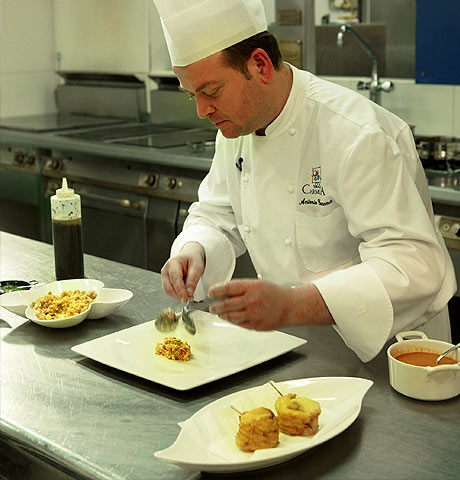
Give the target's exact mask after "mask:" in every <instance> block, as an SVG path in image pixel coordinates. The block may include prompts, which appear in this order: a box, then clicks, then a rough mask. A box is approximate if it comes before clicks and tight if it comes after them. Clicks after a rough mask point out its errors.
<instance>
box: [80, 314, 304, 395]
mask: <svg viewBox="0 0 460 480" xmlns="http://www.w3.org/2000/svg"><path fill="white" fill-rule="evenodd" d="M191 315H192V316H193V320H194V321H195V325H196V330H197V333H196V335H190V334H189V333H188V332H187V331H186V330H185V328H184V327H183V325H182V322H180V323H179V326H178V328H177V329H176V330H175V331H173V332H169V333H167V334H165V333H160V332H159V331H158V330H157V329H156V328H155V322H154V321H151V322H146V323H141V324H140V325H136V326H134V327H129V328H125V329H124V330H120V331H118V332H114V333H111V334H109V335H105V336H103V337H100V338H96V339H94V340H90V341H88V342H85V343H82V344H80V345H75V346H74V347H72V350H73V351H74V352H77V353H79V354H81V355H84V356H86V357H88V358H91V359H93V360H96V361H98V362H101V363H103V364H105V365H109V366H110V367H113V368H118V369H119V370H122V371H124V372H128V373H131V374H133V375H137V376H138V377H142V378H145V379H147V380H152V381H153V382H157V383H160V384H162V385H165V386H167V387H171V388H174V389H176V390H189V389H191V388H194V387H198V386H199V385H204V384H206V383H209V382H213V381H214V380H218V379H219V378H223V377H226V376H228V375H232V374H233V373H236V372H240V371H242V370H245V369H246V368H249V367H252V366H254V365H258V364H260V363H263V362H266V361H267V360H271V359H272V358H275V357H278V356H279V355H282V354H283V353H286V352H289V351H290V350H293V349H294V348H297V347H300V346H301V345H304V344H305V343H306V342H307V341H306V340H304V339H303V338H298V337H295V336H293V335H288V334H287V333H283V332H277V331H273V332H257V331H255V330H248V329H246V328H242V327H238V326H237V325H233V324H231V323H229V322H226V321H225V320H221V319H220V318H219V317H218V316H217V315H213V314H211V313H208V312H202V311H200V310H194V311H193V312H192V313H191ZM173 336H174V337H178V338H180V339H181V340H184V341H186V342H188V344H189V345H190V348H191V351H192V354H191V357H190V361H188V362H179V361H174V360H168V359H167V358H165V357H161V356H159V355H155V346H156V344H157V342H162V341H163V339H164V338H165V337H173Z"/></svg>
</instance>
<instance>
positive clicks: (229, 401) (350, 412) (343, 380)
mask: <svg viewBox="0 0 460 480" xmlns="http://www.w3.org/2000/svg"><path fill="white" fill-rule="evenodd" d="M276 386H277V387H278V388H279V390H280V391H281V392H282V393H283V395H280V393H279V392H278V393H276V392H275V390H274V389H273V385H272V384H271V383H265V384H264V385H260V386H257V387H252V388H248V389H246V390H241V391H239V392H235V393H232V394H230V395H227V396H225V397H222V398H220V399H218V400H215V401H213V402H212V403H210V404H208V405H206V406H205V407H203V408H202V409H200V410H199V411H198V412H196V413H195V414H193V415H192V416H191V417H190V418H188V419H187V420H185V421H184V422H181V423H179V426H180V427H181V431H180V433H179V435H178V437H177V439H176V441H175V442H174V443H173V444H172V445H171V446H169V447H168V448H165V449H164V450H160V451H157V452H155V457H156V458H158V459H160V460H162V461H165V462H168V463H172V464H174V465H177V466H180V467H182V468H187V469H191V470H197V471H203V472H221V473H224V472H242V471H249V470H255V469H259V468H265V467H268V466H271V465H276V464H279V463H281V462H285V461H286V460H289V459H290V458H293V457H295V456H297V455H299V454H301V453H303V452H305V451H307V450H309V449H311V448H313V447H316V446H318V445H320V444H322V443H324V442H326V441H327V440H330V439H331V438H333V437H335V436H336V435H338V434H339V433H341V432H343V431H344V430H345V429H346V428H348V427H349V426H350V425H351V424H352V423H353V422H354V421H355V419H356V418H357V417H358V415H359V413H360V411H361V403H362V400H363V397H364V395H365V394H366V392H367V391H368V390H369V388H370V387H371V386H372V381H370V380H367V379H363V378H356V377H316V378H302V379H297V380H288V381H285V382H278V383H277V384H276ZM284 394H286V395H284ZM290 394H293V395H295V397H290ZM280 397H281V398H283V397H286V400H285V401H286V402H288V401H289V404H291V402H292V401H293V400H295V399H297V400H299V399H300V398H305V399H311V400H312V401H314V402H317V403H318V404H320V406H321V407H320V408H321V414H320V422H319V428H318V431H317V433H315V434H314V435H306V433H307V432H306V431H303V432H302V433H303V434H302V435H286V434H284V433H283V432H281V431H280V432H279V442H278V443H277V444H276V446H275V441H274V439H275V438H276V430H275V427H274V425H275V422H274V419H273V418H272V414H273V416H275V415H277V414H278V412H275V410H274V409H273V406H274V405H275V404H276V402H277V400H279V399H280ZM282 403H284V401H283V402H282ZM308 403H309V402H308ZM301 404H302V408H304V409H305V406H304V405H303V402H301ZM290 406H291V407H292V406H293V405H290ZM260 408H262V409H264V410H259V409H260ZM308 408H309V407H308ZM235 409H236V410H237V411H245V410H247V412H246V415H245V414H243V415H241V416H240V419H238V415H235V411H234V410H235ZM265 409H267V410H268V411H266V410H265ZM294 410H296V409H295V408H294ZM299 410H300V409H299ZM314 410H316V407H315V408H314ZM270 411H271V412H272V413H270ZM273 412H275V413H273ZM245 417H246V418H245ZM242 418H243V419H244V418H245V422H246V421H247V422H248V423H249V424H251V427H254V426H257V427H260V426H262V428H264V432H265V436H266V437H267V439H266V440H267V443H268V439H270V440H271V441H272V444H273V446H274V448H257V449H255V450H253V451H252V448H240V445H243V443H242V442H241V440H244V439H243V438H241V439H240V440H239V441H238V442H237V441H236V438H237V436H238V435H239V436H240V437H242V436H241V434H238V432H239V430H240V428H239V425H238V423H239V420H240V425H241V419H242ZM277 421H278V423H279V417H278V418H277ZM299 424H301V422H299ZM203 425H205V426H206V427H205V428H203ZM243 431H244V430H243ZM246 431H247V430H246ZM246 431H245V433H246ZM251 433H252V432H251ZM260 437H262V435H261V436H260ZM254 438H255V437H254V436H253V437H252V439H253V440H252V441H254ZM259 440H260V438H258V439H257V443H256V444H255V445H254V444H253V445H251V447H254V446H256V447H257V446H258V447H260V446H261V444H262V441H265V440H261V441H260V442H259ZM245 441H246V440H245ZM238 443H240V445H238ZM249 443H250V442H249V441H247V443H246V444H247V445H248V446H249Z"/></svg>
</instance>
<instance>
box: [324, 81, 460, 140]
mask: <svg viewBox="0 0 460 480" xmlns="http://www.w3.org/2000/svg"><path fill="white" fill-rule="evenodd" d="M322 78H325V79H326V80H329V81H331V82H335V83H338V84H339V85H343V86H345V87H347V88H350V89H351V90H356V84H357V83H358V81H359V80H369V79H368V78H361V77H322ZM382 80H392V81H393V83H394V84H395V89H394V90H393V92H391V93H385V92H382V106H383V107H384V108H386V109H388V110H390V111H391V112H393V113H394V114H395V115H398V117H400V118H402V119H403V120H404V121H406V122H407V123H409V124H411V125H415V134H416V135H446V136H457V137H460V86H458V85H425V84H416V83H415V80H406V79H382ZM360 93H361V94H362V95H364V96H368V95H369V92H368V91H361V92H360Z"/></svg>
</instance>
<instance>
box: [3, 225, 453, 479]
mask: <svg viewBox="0 0 460 480" xmlns="http://www.w3.org/2000/svg"><path fill="white" fill-rule="evenodd" d="M107 241H113V239H107ZM117 241H118V240H117ZM120 241H122V239H120ZM0 248H1V257H0V258H1V265H0V268H1V269H0V273H1V277H2V279H25V280H31V279H37V280H39V281H52V280H54V278H53V275H54V266H53V253H52V252H53V250H52V246H51V245H48V244H45V243H39V242H36V241H33V240H28V239H25V238H21V237H17V236H13V235H9V234H4V233H2V234H1V236H0ZM85 266H86V276H87V277H88V278H97V279H100V280H102V281H103V282H104V283H105V285H106V286H107V287H117V288H126V289H129V290H131V291H132V292H133V293H134V297H133V298H132V300H131V301H130V302H129V303H128V304H127V305H125V306H124V307H122V308H121V309H119V310H118V311H117V312H116V314H114V315H111V316H110V317H108V318H105V319H101V320H87V321H85V322H83V323H81V324H80V325H77V326H76V327H72V328H69V329H63V330H58V329H47V328H43V327H40V326H39V325H36V324H34V323H31V322H29V321H26V320H24V319H22V318H21V317H18V316H16V315H13V314H11V313H10V312H7V311H6V310H4V309H1V321H0V327H1V329H0V332H1V336H2V343H1V347H0V354H1V432H0V477H1V476H2V475H6V477H7V478H8V479H10V478H12V479H15V478H17V479H21V480H25V479H29V478H33V479H41V478H43V479H45V478H46V479H51V480H54V479H68V478H78V479H124V480H135V479H136V480H137V479H139V480H141V479H142V480H148V479H164V480H166V479H196V478H203V479H211V478H231V479H234V478H235V479H237V478H246V479H247V478H251V479H264V480H270V479H273V480H275V479H276V480H280V479H293V480H294V479H295V480H297V479H300V478H302V479H317V478H325V479H352V480H356V479H366V480H369V479H392V480H395V479H417V480H422V479H429V480H433V479H437V480H439V479H447V478H452V479H453V478H459V475H460V455H459V441H460V428H459V427H460V397H457V398H455V399H451V400H447V401H443V402H422V401H417V400H412V399H410V398H406V397H404V396H402V395H400V394H398V393H397V392H395V391H394V390H392V388H391V387H390V385H389V383H388V368H387V363H386V352H385V350H384V351H382V352H381V353H380V355H379V356H378V357H377V358H376V359H374V360H373V361H371V362H369V363H367V364H363V363H362V362H360V360H359V359H358V358H357V357H356V356H355V354H354V353H353V352H352V351H350V350H349V349H348V348H347V347H346V346H345V345H344V344H343V342H342V340H341V339H340V338H339V337H338V335H337V333H335V331H334V330H333V329H332V328H330V327H310V328H307V327H304V328H293V329H289V330H286V331H287V332H289V333H292V334H295V335H297V336H300V337H304V338H306V339H308V343H307V344H306V345H304V346H302V347H301V348H298V349H297V350H295V351H293V352H290V353H288V354H285V355H283V356H281V357H279V358H276V359H274V360H271V361H269V362H266V363H264V364H262V365H259V366H256V367H253V368H251V369H249V370H246V371H243V372H241V373H238V374H235V375H232V376H230V377H227V378H224V379H221V380H218V381H216V382H213V383H210V384H208V385H205V386H202V387H198V388H196V389H193V390H190V391H188V392H179V391H175V390H171V389H169V388H166V387H162V386H161V385H157V384H155V383H152V382H149V381H145V380H142V379H140V378H137V377H135V376H131V375H129V374H125V373H123V372H120V371H117V370H115V369H111V368H109V367H106V366H104V365H101V364H99V363H97V362H94V361H92V360H89V359H85V358H82V357H80V356H78V355H77V354H75V353H74V352H72V351H71V350H70V347H71V346H73V345H76V344H78V343H82V342H84V341H87V340H90V339H93V338H97V337H100V336H102V335H105V334H108V333H111V332H114V331H117V330H121V329H123V328H127V327H130V326H132V325H136V324H139V323H142V322H146V321H148V320H151V319H152V318H153V317H154V316H155V313H156V312H157V311H158V310H160V309H162V308H165V307H166V306H168V305H171V303H172V302H171V300H170V299H169V298H168V297H166V295H165V294H164V293H163V292H162V289H161V282H160V276H159V275H158V274H156V273H153V272H150V271H146V270H142V269H138V268H135V267H131V266H127V265H122V264H118V263H115V262H112V261H108V260H104V259H100V258H95V257H91V256H86V258H85ZM321 376H356V377H362V378H367V379H370V380H373V381H374V385H373V386H372V388H371V389H370V390H369V392H368V393H367V394H366V396H365V397H364V401H363V406H362V410H361V413H360V415H359V417H358V419H357V420H356V421H355V422H354V423H353V424H352V425H351V426H350V427H349V428H348V429H347V430H345V431H344V432H343V433H341V434H340V435H338V436H337V437H335V438H333V439H332V440H330V441H328V442H326V443H324V444H322V445H320V446H318V447H316V448H314V449H312V450H310V451H307V452H306V453H304V454H302V455H300V456H298V457H296V458H294V459H293V460H290V461H288V462H286V463H284V464H280V465H278V466H274V467H270V468H267V469H264V470H259V471H252V472H247V473H240V474H228V475H226V474H219V475H217V474H208V473H199V472H193V471H187V470H182V469H180V468H178V467H175V466H172V465H168V464H165V463H162V462H160V461H159V460H157V459H156V458H155V457H154V456H153V452H155V451H156V450H159V449H163V448H166V447H167V446H169V445H170V444H171V443H173V441H174V440H175V439H176V437H177V434H178V433H179V427H178V425H177V422H180V421H183V420H185V419H187V418H188V417H189V416H191V415H192V414H193V413H195V412H196V411H198V410H199V409H200V408H202V407H203V406H205V405H207V404H208V403H209V402H211V401H213V400H215V399H218V398H220V397H223V396H225V395H228V394H229V393H232V392H236V391H238V390H240V389H245V388H249V387H253V386H257V385H261V384H263V383H265V382H267V381H269V380H271V379H273V380H275V381H283V380H289V379H295V378H304V377H321Z"/></svg>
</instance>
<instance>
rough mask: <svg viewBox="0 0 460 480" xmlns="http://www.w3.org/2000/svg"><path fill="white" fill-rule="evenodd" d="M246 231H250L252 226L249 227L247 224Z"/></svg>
mask: <svg viewBox="0 0 460 480" xmlns="http://www.w3.org/2000/svg"><path fill="white" fill-rule="evenodd" d="M244 231H245V232H246V233H249V232H250V231H251V227H249V226H248V225H246V226H245V227H244Z"/></svg>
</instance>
